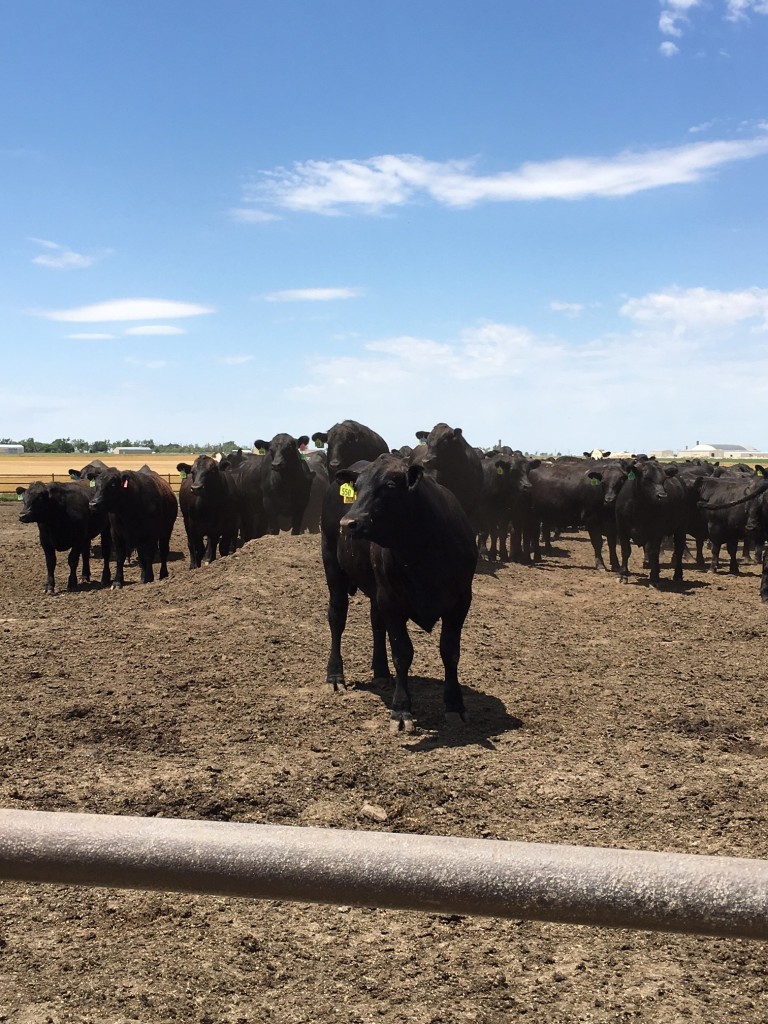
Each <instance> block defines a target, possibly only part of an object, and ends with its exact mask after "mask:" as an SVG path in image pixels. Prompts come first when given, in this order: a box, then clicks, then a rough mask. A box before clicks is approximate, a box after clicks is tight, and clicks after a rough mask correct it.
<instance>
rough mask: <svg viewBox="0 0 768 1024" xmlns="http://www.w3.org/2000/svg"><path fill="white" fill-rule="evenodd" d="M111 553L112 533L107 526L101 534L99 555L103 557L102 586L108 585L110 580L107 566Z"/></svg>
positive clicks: (110, 573)
mask: <svg viewBox="0 0 768 1024" xmlns="http://www.w3.org/2000/svg"><path fill="white" fill-rule="evenodd" d="M111 554H112V534H111V532H110V530H109V527H107V529H106V530H104V531H103V532H102V534H101V557H102V558H103V559H104V563H103V565H102V569H101V585H102V587H108V586H109V584H110V583H111V582H112V572H111V570H110V568H109V559H110V556H111Z"/></svg>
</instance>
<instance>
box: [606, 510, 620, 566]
mask: <svg viewBox="0 0 768 1024" xmlns="http://www.w3.org/2000/svg"><path fill="white" fill-rule="evenodd" d="M605 543H606V544H607V546H608V557H609V559H610V562H611V572H618V571H619V570H620V568H621V566H620V565H619V559H618V556H617V554H616V524H615V523H611V522H608V523H606V525H605Z"/></svg>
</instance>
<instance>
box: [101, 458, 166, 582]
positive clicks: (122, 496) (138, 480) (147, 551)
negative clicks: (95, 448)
mask: <svg viewBox="0 0 768 1024" xmlns="http://www.w3.org/2000/svg"><path fill="white" fill-rule="evenodd" d="M90 507H91V509H92V510H93V511H95V512H99V511H101V512H108V513H109V521H110V524H111V526H112V537H113V540H114V545H115V560H116V562H117V566H116V569H115V579H114V582H113V584H112V588H113V589H118V588H120V587H122V586H123V583H124V578H123V567H124V565H125V558H126V554H127V553H128V551H130V550H131V549H132V548H135V549H136V552H137V554H138V559H139V565H140V567H141V582H142V583H152V582H153V581H154V578H155V574H154V570H153V568H152V561H153V559H154V557H155V553H156V552H159V555H160V579H161V580H162V579H165V577H166V576H167V575H168V564H167V563H168V551H169V547H170V540H171V533H172V532H173V524H174V523H175V521H176V514H177V512H178V508H179V506H178V502H177V501H176V495H175V494H174V493H173V491H172V490H171V485H170V484H169V483H168V481H167V480H164V479H163V478H162V477H161V476H159V475H158V474H157V473H155V472H154V470H152V469H150V468H149V466H142V467H141V469H139V470H132V469H126V470H123V471H122V472H120V470H118V469H108V470H107V471H106V472H105V473H101V474H100V475H99V476H98V477H97V478H96V486H95V488H94V490H93V493H92V497H91V502H90Z"/></svg>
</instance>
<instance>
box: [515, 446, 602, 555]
mask: <svg viewBox="0 0 768 1024" xmlns="http://www.w3.org/2000/svg"><path fill="white" fill-rule="evenodd" d="M590 473H591V474H593V475H590ZM529 479H530V481H531V484H532V490H531V505H530V513H529V516H528V521H527V523H526V529H525V552H526V555H529V554H532V555H533V561H534V562H539V561H541V549H540V546H539V536H540V534H541V532H542V530H543V531H544V536H545V545H544V552H545V554H551V552H552V548H551V545H550V543H549V532H550V530H551V529H553V528H554V529H568V528H569V527H571V528H573V527H580V526H582V525H583V526H584V527H585V528H586V530H587V533H588V534H589V539H590V541H591V542H592V550H593V551H594V553H595V568H596V569H599V570H601V571H603V572H605V571H607V570H606V565H605V562H604V561H603V525H604V521H605V506H604V497H605V494H604V489H603V487H602V478H601V472H600V471H599V470H592V469H588V464H586V463H585V462H584V460H583V459H578V460H577V461H575V462H561V461H559V460H558V461H557V462H554V463H551V464H547V463H544V464H542V465H540V466H539V467H538V469H535V470H532V471H531V473H530V475H529ZM609 548H610V544H609ZM614 557H615V556H614Z"/></svg>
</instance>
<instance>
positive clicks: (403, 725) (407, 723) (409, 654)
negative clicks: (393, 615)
mask: <svg viewBox="0 0 768 1024" xmlns="http://www.w3.org/2000/svg"><path fill="white" fill-rule="evenodd" d="M387 632H388V633H389V645H390V647H391V648H392V661H393V662H394V664H395V694H394V696H393V698H392V710H391V712H390V723H389V728H390V732H399V731H400V730H404V731H405V732H413V710H412V708H411V694H410V692H409V690H408V672H409V671H410V668H411V664H412V662H413V644H412V643H411V638H410V636H409V635H408V627H407V624H406V620H405V619H399V620H397V621H395V622H391V621H390V623H389V625H388V628H387Z"/></svg>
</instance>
